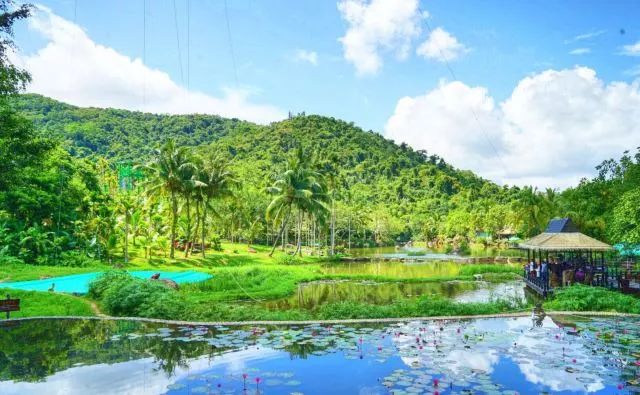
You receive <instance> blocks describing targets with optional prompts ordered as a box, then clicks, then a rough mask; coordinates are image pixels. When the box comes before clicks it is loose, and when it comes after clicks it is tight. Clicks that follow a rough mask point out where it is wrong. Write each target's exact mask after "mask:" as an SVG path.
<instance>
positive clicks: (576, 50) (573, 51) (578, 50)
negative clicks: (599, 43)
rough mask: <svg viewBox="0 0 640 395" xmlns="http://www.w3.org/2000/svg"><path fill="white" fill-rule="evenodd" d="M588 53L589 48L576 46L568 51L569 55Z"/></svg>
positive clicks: (589, 51)
mask: <svg viewBox="0 0 640 395" xmlns="http://www.w3.org/2000/svg"><path fill="white" fill-rule="evenodd" d="M588 53H591V48H576V49H574V50H571V51H569V55H586V54H588Z"/></svg>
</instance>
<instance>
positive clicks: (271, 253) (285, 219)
mask: <svg viewBox="0 0 640 395" xmlns="http://www.w3.org/2000/svg"><path fill="white" fill-rule="evenodd" d="M289 214H291V209H289V211H288V212H287V215H286V216H285V218H284V221H282V226H281V227H280V232H278V234H277V235H276V239H275V240H274V242H273V248H272V249H271V252H270V253H269V257H272V256H273V253H274V252H275V251H276V246H277V245H278V239H279V238H281V237H282V234H283V233H284V228H285V227H286V226H287V222H288V221H289Z"/></svg>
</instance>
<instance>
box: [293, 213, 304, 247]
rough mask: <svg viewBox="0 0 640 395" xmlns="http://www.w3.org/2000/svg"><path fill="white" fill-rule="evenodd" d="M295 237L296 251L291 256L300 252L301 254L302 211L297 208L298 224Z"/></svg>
mask: <svg viewBox="0 0 640 395" xmlns="http://www.w3.org/2000/svg"><path fill="white" fill-rule="evenodd" d="M297 228H298V229H297V233H298V234H297V237H296V239H297V240H296V244H297V246H296V251H295V252H294V253H293V256H296V255H297V254H298V253H300V256H302V211H300V210H298V226H297Z"/></svg>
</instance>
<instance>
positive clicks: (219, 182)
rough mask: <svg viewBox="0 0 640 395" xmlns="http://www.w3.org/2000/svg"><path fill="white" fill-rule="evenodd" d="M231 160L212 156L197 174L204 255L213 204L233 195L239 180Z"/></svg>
mask: <svg viewBox="0 0 640 395" xmlns="http://www.w3.org/2000/svg"><path fill="white" fill-rule="evenodd" d="M230 165H231V162H230V161H229V160H226V159H224V158H220V157H210V158H209V159H208V160H206V161H205V163H204V164H203V166H202V168H201V169H199V171H198V172H197V174H196V179H197V181H198V184H197V193H196V196H197V198H196V199H197V200H198V202H199V204H200V210H199V211H200V227H201V228H200V230H201V232H200V236H201V237H202V239H201V242H202V257H203V258H204V257H205V256H206V253H205V245H206V244H205V242H206V235H207V233H208V229H207V218H208V216H209V214H210V212H211V211H210V210H211V204H212V203H213V201H214V200H217V199H223V198H228V197H231V196H233V193H234V190H235V188H236V187H237V186H238V181H237V180H236V179H235V178H234V174H233V172H232V171H231V169H230Z"/></svg>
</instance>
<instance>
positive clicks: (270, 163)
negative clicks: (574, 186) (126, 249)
mask: <svg viewBox="0 0 640 395" xmlns="http://www.w3.org/2000/svg"><path fill="white" fill-rule="evenodd" d="M15 105H16V107H17V109H18V110H19V111H20V112H22V113H23V114H25V115H26V116H27V118H29V119H31V120H32V121H33V122H34V123H35V125H36V129H37V130H38V131H39V132H40V133H42V134H43V135H46V136H52V137H56V138H59V139H61V140H63V141H65V142H66V143H65V144H66V146H67V147H68V149H69V151H70V152H71V153H72V154H74V155H76V156H80V157H87V156H94V155H99V156H103V157H106V158H107V159H109V160H110V161H112V162H118V161H123V160H127V161H134V162H141V161H144V160H145V159H146V158H147V157H148V156H149V154H150V152H151V151H152V150H153V149H154V148H155V147H157V146H159V145H160V144H161V143H163V142H164V141H166V139H168V138H174V139H175V140H176V142H177V143H178V144H180V145H186V146H193V147H196V148H195V149H196V151H199V152H202V153H206V152H215V153H218V154H219V153H225V154H228V155H229V156H231V157H233V158H234V164H235V166H236V168H237V171H238V172H239V174H240V175H241V176H242V181H243V182H244V183H245V184H249V185H252V186H253V187H255V188H257V189H260V188H262V187H264V186H266V185H268V184H269V183H270V182H271V175H272V174H273V173H274V172H276V171H277V170H278V169H280V168H281V167H282V165H283V163H284V161H285V158H286V156H287V153H288V152H289V151H290V150H292V149H293V148H294V147H295V146H297V145H298V144H301V145H302V146H303V147H304V148H305V150H307V152H311V153H313V154H314V155H315V159H316V161H317V162H318V165H319V166H320V167H321V168H322V170H323V171H324V172H325V174H327V176H328V177H329V178H330V180H331V182H332V183H333V185H334V189H335V190H336V197H337V200H338V201H339V202H341V204H340V206H341V210H342V211H349V213H347V215H349V218H350V219H351V217H358V218H355V219H354V220H357V221H360V222H361V223H362V227H363V228H367V229H368V231H370V232H374V233H380V234H379V235H375V236H376V237H380V238H381V239H385V238H398V237H400V238H402V239H406V238H409V237H416V235H421V236H424V237H427V234H433V233H434V232H440V231H444V232H445V233H447V234H449V235H450V236H453V235H454V234H458V233H460V232H461V231H462V232H463V233H465V234H466V233H468V234H470V235H473V234H475V231H476V230H489V231H492V232H495V231H497V230H499V229H500V228H502V227H504V226H508V225H509V224H508V223H507V222H508V221H510V218H509V217H508V215H505V212H506V211H508V209H507V207H506V206H505V207H504V208H502V209H499V210H495V211H496V213H495V215H494V217H496V218H494V219H491V220H490V222H492V223H491V224H489V223H481V222H483V221H484V222H487V221H485V219H484V218H480V217H481V216H478V215H476V216H475V217H474V218H471V217H470V216H471V215H472V212H473V207H471V206H473V205H478V207H479V209H482V210H483V211H485V210H486V209H487V208H490V206H495V205H496V204H499V205H503V204H510V201H511V200H512V195H513V194H514V193H516V192H517V189H509V188H502V187H498V186H496V185H495V184H493V183H491V182H489V181H486V180H483V179H481V178H480V177H478V176H476V175H475V174H473V173H472V172H469V171H461V170H457V169H455V168H453V167H452V166H451V165H449V164H447V163H446V162H445V161H444V160H443V159H442V158H439V157H438V156H436V155H429V154H428V153H427V152H425V151H414V150H413V149H411V148H410V147H408V146H407V145H404V144H402V145H397V144H395V143H394V142H392V141H390V140H387V139H385V138H384V137H383V136H381V135H380V134H377V133H374V132H371V131H364V130H362V129H361V128H359V127H357V126H355V125H354V124H353V123H348V122H345V121H341V120H338V119H334V118H329V117H322V116H316V115H299V116H295V117H292V118H291V119H287V120H284V121H280V122H275V123H273V124H271V125H267V126H264V125H257V124H253V123H250V122H246V121H241V120H238V119H227V118H222V117H219V116H214V115H157V114H147V113H141V112H132V111H125V110H115V109H98V108H79V107H75V106H71V105H68V104H64V103H61V102H58V101H56V100H53V99H50V98H46V97H43V96H40V95H33V94H28V95H21V96H20V97H19V98H18V99H17V100H16V104H15ZM265 200H266V197H265ZM470 205H471V206H470ZM342 206H344V207H342ZM463 207H464V208H463ZM456 208H460V215H458V216H457V217H456V218H457V219H456V221H454V222H458V223H455V224H454V223H450V224H449V225H447V226H444V227H443V225H442V224H444V223H445V222H446V221H445V218H446V217H447V216H448V214H449V213H450V212H451V211H452V210H456ZM342 214H344V213H342ZM360 217H361V218H360ZM371 222H376V223H377V224H378V225H376V226H377V227H378V228H380V229H377V230H376V229H375V228H376V226H373V225H371V224H370V223H371ZM462 222H465V223H462ZM365 223H367V224H368V225H365ZM381 224H382V225H381ZM436 228H442V229H440V230H437V229H436Z"/></svg>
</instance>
